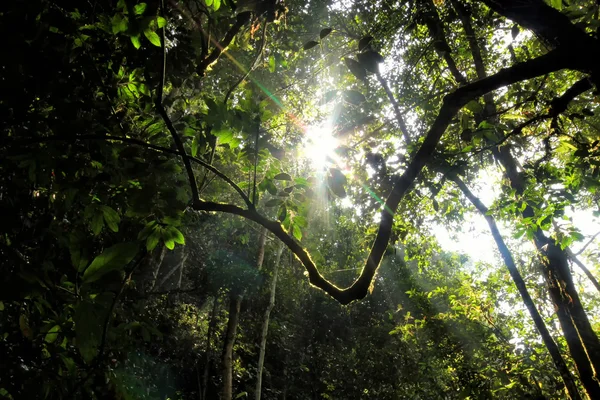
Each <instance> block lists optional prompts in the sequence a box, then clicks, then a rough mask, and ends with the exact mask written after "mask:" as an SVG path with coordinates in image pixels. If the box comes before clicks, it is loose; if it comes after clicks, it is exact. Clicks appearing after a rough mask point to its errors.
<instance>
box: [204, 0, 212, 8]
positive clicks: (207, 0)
mask: <svg viewBox="0 0 600 400" xmlns="http://www.w3.org/2000/svg"><path fill="white" fill-rule="evenodd" d="M204 3H205V4H206V6H207V7H210V6H212V4H213V0H204Z"/></svg>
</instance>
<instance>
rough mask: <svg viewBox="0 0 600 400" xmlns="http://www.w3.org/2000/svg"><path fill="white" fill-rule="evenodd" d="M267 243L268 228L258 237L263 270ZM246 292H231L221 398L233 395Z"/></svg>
mask: <svg viewBox="0 0 600 400" xmlns="http://www.w3.org/2000/svg"><path fill="white" fill-rule="evenodd" d="M266 243H267V230H266V229H265V228H263V229H261V232H260V236H259V239H258V254H257V257H256V269H257V270H259V271H260V270H261V269H262V265H263V262H264V260H265V245H266ZM243 299H244V292H242V293H240V294H235V293H231V294H230V296H229V320H228V321H227V331H226V333H225V343H224V344H223V357H222V371H223V372H222V375H223V389H222V392H221V400H231V398H232V396H233V344H234V342H235V334H236V332H237V327H238V322H239V316H240V308H241V306H242V300H243Z"/></svg>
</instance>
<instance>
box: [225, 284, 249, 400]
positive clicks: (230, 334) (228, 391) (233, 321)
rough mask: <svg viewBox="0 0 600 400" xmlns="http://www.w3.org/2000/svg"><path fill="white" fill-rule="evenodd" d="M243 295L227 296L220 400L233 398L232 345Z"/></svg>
mask: <svg viewBox="0 0 600 400" xmlns="http://www.w3.org/2000/svg"><path fill="white" fill-rule="evenodd" d="M243 298H244V296H243V295H241V294H239V295H236V294H231V295H230V296H229V320H228V321H227V331H226V332H225V344H224V346H223V357H222V368H223V390H222V392H221V399H222V400H231V398H232V396H233V344H234V342H235V334H236V332H237V327H238V321H239V316H240V308H241V305H242V299H243Z"/></svg>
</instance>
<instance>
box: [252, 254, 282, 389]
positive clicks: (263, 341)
mask: <svg viewBox="0 0 600 400" xmlns="http://www.w3.org/2000/svg"><path fill="white" fill-rule="evenodd" d="M281 253H283V244H282V245H281V246H280V247H279V249H278V250H277V255H276V256H275V264H274V265H273V277H272V278H271V287H270V289H269V305H268V306H267V308H266V310H265V314H264V316H263V322H262V331H261V334H260V349H259V354H258V366H257V368H256V369H257V372H256V389H255V390H254V398H255V399H256V400H260V396H261V393H262V373H263V366H264V364H265V352H266V349H267V335H268V333H269V319H270V317H271V311H272V310H273V307H274V306H275V290H276V289H277V274H278V272H279V263H280V261H281Z"/></svg>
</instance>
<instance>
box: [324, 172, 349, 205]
mask: <svg viewBox="0 0 600 400" xmlns="http://www.w3.org/2000/svg"><path fill="white" fill-rule="evenodd" d="M346 183H347V181H346V177H345V176H344V174H343V173H342V171H340V170H339V169H337V168H330V169H329V175H328V176H327V185H328V186H329V189H331V191H332V192H333V194H335V195H336V196H337V197H340V198H344V197H346V190H345V189H344V185H345V184H346Z"/></svg>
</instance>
